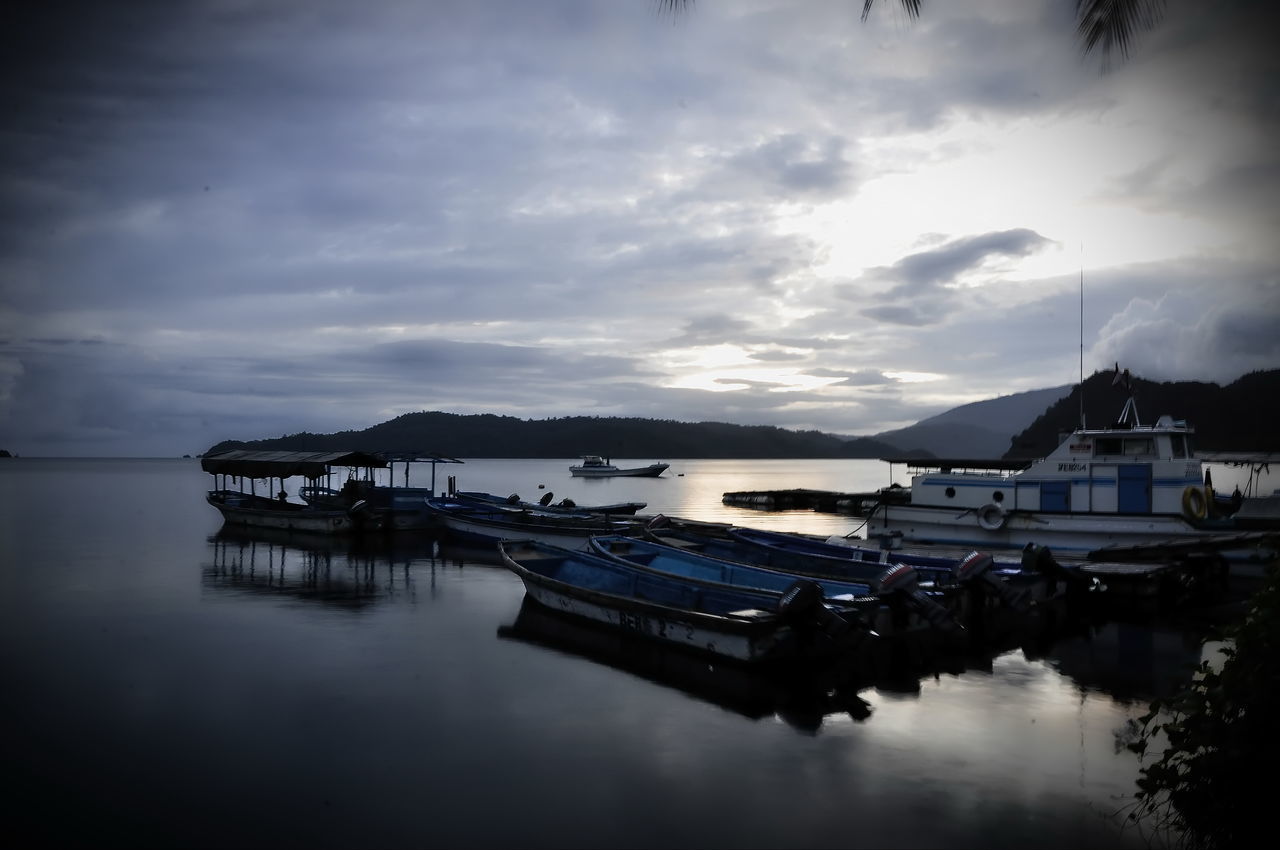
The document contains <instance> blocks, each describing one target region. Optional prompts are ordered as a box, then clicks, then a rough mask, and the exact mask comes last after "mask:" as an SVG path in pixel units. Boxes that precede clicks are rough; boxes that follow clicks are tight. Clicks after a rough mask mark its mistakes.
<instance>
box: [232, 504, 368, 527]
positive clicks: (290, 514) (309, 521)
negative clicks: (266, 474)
mask: <svg viewBox="0 0 1280 850" xmlns="http://www.w3.org/2000/svg"><path fill="white" fill-rule="evenodd" d="M211 504H213V506H214V507H215V508H217V509H218V511H219V512H220V513H221V514H222V521H223V522H224V523H225V524H227V525H233V526H242V527H245V528H274V529H279V530H282V531H300V532H306V533H309V534H359V533H361V532H362V531H363V527H362V525H361V524H360V523H358V522H356V521H355V520H354V519H353V518H352V517H351V516H350V515H349V514H348V513H347V512H346V511H328V510H302V511H292V510H267V509H262V508H251V507H241V506H238V505H235V504H229V503H226V502H223V503H219V502H211Z"/></svg>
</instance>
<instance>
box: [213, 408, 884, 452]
mask: <svg viewBox="0 0 1280 850" xmlns="http://www.w3.org/2000/svg"><path fill="white" fill-rule="evenodd" d="M232 449H257V450H274V451H330V450H335V451H336V450H354V451H372V452H434V453H436V454H442V455H446V456H448V457H456V458H477V457H498V458H575V457H580V456H581V455H584V454H598V455H607V456H609V457H614V458H638V459H643V460H670V459H672V458H771V457H772V458H824V457H830V458H878V457H884V456H886V455H897V454H901V453H902V452H901V450H900V449H899V448H897V447H896V446H891V445H889V444H888V443H884V442H881V441H878V440H874V439H871V438H868V437H859V438H855V439H847V438H844V437H838V436H835V435H832V434H824V433H822V432H820V431H787V430H785V429H782V428H774V427H770V426H752V425H730V424H726V423H722V422H694V423H689V422H675V421H671V420H665V419H633V418H601V417H589V416H574V417H566V418H560V419H517V418H515V417H512V416H495V415H492V414H478V415H470V416H463V415H460V414H456V413H440V412H424V413H406V414H405V415H403V416H398V417H396V418H395V419H392V420H390V421H389V422H383V423H382V424H380V425H374V426H373V427H372V428H366V429H365V430H363V431H341V432H339V433H336V434H310V433H301V434H291V435H289V436H285V437H277V438H275V439H269V440H253V441H250V442H239V441H231V440H228V441H224V442H221V443H218V444H217V445H216V446H213V447H212V448H210V449H209V450H208V451H207V452H206V454H218V453H219V452H224V451H230V450H232Z"/></svg>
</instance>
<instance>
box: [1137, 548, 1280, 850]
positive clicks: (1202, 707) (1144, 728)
mask: <svg viewBox="0 0 1280 850" xmlns="http://www.w3.org/2000/svg"><path fill="white" fill-rule="evenodd" d="M1224 637H1225V638H1226V639H1227V648H1225V649H1224V650H1223V656H1224V660H1223V661H1221V662H1220V663H1219V664H1218V665H1216V669H1215V665H1214V664H1211V663H1209V662H1207V661H1206V662H1203V663H1201V665H1200V667H1199V668H1198V669H1197V671H1196V675H1195V677H1194V678H1193V680H1192V682H1191V684H1190V685H1189V686H1188V687H1187V688H1186V689H1184V690H1183V691H1181V692H1179V693H1177V694H1176V695H1174V696H1173V697H1171V698H1169V699H1167V700H1157V701H1155V702H1153V703H1151V707H1150V711H1149V712H1148V713H1147V714H1146V715H1144V716H1143V717H1141V718H1139V720H1138V723H1139V724H1140V733H1139V737H1138V739H1137V740H1136V741H1135V742H1134V743H1132V744H1130V745H1129V748H1130V749H1131V750H1133V751H1134V752H1137V753H1138V754H1139V755H1146V754H1147V751H1148V749H1149V748H1151V749H1154V748H1152V747H1150V745H1151V743H1152V742H1153V741H1157V740H1163V742H1164V744H1165V746H1164V748H1163V750H1162V751H1161V752H1159V753H1158V755H1157V756H1156V757H1155V760H1154V761H1152V762H1151V763H1149V764H1147V765H1145V766H1143V767H1142V769H1141V771H1140V776H1139V779H1138V789H1139V790H1138V792H1137V794H1136V795H1135V796H1136V801H1137V802H1136V804H1135V806H1134V808H1133V809H1132V810H1131V811H1130V813H1129V818H1130V820H1131V821H1133V822H1137V823H1139V824H1145V825H1147V826H1152V827H1155V828H1156V829H1158V830H1161V831H1162V832H1164V833H1165V834H1166V835H1168V834H1172V835H1175V836H1177V839H1176V843H1177V844H1178V845H1180V846H1183V847H1190V848H1197V850H1219V848H1229V847H1246V846H1250V845H1251V844H1252V842H1253V841H1254V840H1256V838H1255V837H1256V836H1262V835H1267V834H1268V833H1269V832H1270V831H1271V814H1272V812H1271V811H1270V807H1269V804H1270V797H1271V776H1272V771H1273V770H1274V768H1275V763H1276V756H1277V754H1278V753H1277V750H1278V749H1280V748H1278V747H1277V746H1276V740H1277V735H1276V728H1275V723H1276V719H1277V717H1280V713H1278V711H1280V571H1278V570H1276V569H1275V568H1272V570H1271V571H1270V575H1269V576H1268V578H1267V580H1266V582H1265V584H1264V585H1263V587H1262V588H1261V589H1259V591H1258V592H1257V593H1256V594H1255V595H1254V597H1253V599H1252V600H1251V603H1250V607H1249V611H1248V614H1247V615H1246V617H1245V619H1244V620H1243V621H1242V622H1239V623H1237V624H1235V625H1233V626H1231V627H1228V629H1227V630H1226V633H1225V635H1224Z"/></svg>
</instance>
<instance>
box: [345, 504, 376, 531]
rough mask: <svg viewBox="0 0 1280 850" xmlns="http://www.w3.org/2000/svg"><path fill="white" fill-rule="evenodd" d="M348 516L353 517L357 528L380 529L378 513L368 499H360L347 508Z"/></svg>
mask: <svg viewBox="0 0 1280 850" xmlns="http://www.w3.org/2000/svg"><path fill="white" fill-rule="evenodd" d="M347 516H349V517H351V522H352V524H353V525H355V527H356V528H360V529H367V528H377V527H378V513H377V511H375V510H374V509H373V505H371V504H369V500H368V499H360V500H359V501H358V502H356V503H355V504H354V505H352V506H351V507H349V508H347Z"/></svg>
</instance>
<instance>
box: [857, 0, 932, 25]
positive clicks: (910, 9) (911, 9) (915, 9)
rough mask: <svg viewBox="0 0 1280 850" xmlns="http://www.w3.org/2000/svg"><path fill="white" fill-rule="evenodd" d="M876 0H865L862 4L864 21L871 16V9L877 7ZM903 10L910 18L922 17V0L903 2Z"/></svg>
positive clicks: (906, 0)
mask: <svg viewBox="0 0 1280 850" xmlns="http://www.w3.org/2000/svg"><path fill="white" fill-rule="evenodd" d="M875 2H876V0H863V4H862V20H864V21H865V20H866V19H867V15H870V14H871V7H872V6H873V5H875ZM901 2H902V9H903V11H905V12H906V13H907V17H909V18H918V17H920V0H901Z"/></svg>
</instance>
